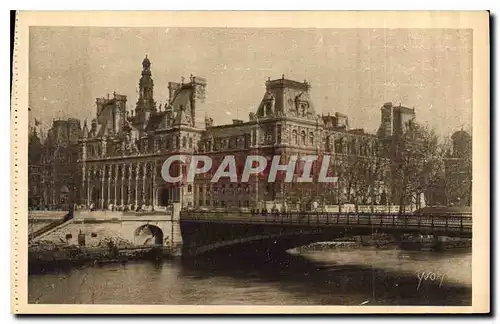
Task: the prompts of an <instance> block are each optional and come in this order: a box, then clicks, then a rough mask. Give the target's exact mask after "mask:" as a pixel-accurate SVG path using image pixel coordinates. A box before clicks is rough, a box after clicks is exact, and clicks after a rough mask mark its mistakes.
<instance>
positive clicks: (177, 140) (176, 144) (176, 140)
mask: <svg viewBox="0 0 500 324" xmlns="http://www.w3.org/2000/svg"><path fill="white" fill-rule="evenodd" d="M179 142H180V141H179V136H176V137H175V148H177V149H178V148H179V147H180V143H179Z"/></svg>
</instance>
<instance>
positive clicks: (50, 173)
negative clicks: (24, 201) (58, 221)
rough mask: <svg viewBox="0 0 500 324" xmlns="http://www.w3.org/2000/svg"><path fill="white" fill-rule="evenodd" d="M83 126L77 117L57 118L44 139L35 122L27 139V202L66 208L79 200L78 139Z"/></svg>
mask: <svg viewBox="0 0 500 324" xmlns="http://www.w3.org/2000/svg"><path fill="white" fill-rule="evenodd" d="M81 132H82V128H81V125H80V121H79V120H77V119H74V118H70V119H68V120H55V121H54V122H53V124H52V127H51V128H50V129H49V131H48V132H47V137H46V138H45V139H44V140H42V139H41V138H40V135H39V132H38V131H37V129H36V126H35V127H33V128H32V129H31V131H30V135H29V143H28V197H29V202H28V206H29V207H30V208H33V209H63V210H67V209H68V208H69V205H70V204H72V203H73V202H77V201H79V200H80V197H79V193H80V191H81V189H80V179H81V176H79V174H80V172H81V168H80V165H79V163H78V157H79V146H78V141H79V137H80V135H81Z"/></svg>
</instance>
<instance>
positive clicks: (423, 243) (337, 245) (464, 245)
mask: <svg viewBox="0 0 500 324" xmlns="http://www.w3.org/2000/svg"><path fill="white" fill-rule="evenodd" d="M363 248H374V249H378V250H392V249H401V250H408V251H435V252H442V251H449V250H453V251H455V250H465V251H466V250H470V249H471V248H472V240H465V239H457V240H446V241H437V242H436V241H433V240H422V239H418V238H405V239H404V240H401V241H396V240H394V239H393V238H391V237H390V236H388V235H383V234H378V235H373V236H363V237H356V238H352V237H351V238H345V239H339V240H335V241H331V242H317V243H313V244H310V245H305V246H301V247H298V248H295V249H294V250H295V251H297V252H314V251H329V250H351V249H363Z"/></svg>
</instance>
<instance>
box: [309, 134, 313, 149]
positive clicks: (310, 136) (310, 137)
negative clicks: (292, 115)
mask: <svg viewBox="0 0 500 324" xmlns="http://www.w3.org/2000/svg"><path fill="white" fill-rule="evenodd" d="M309 145H310V146H313V145H314V134H313V132H310V133H309Z"/></svg>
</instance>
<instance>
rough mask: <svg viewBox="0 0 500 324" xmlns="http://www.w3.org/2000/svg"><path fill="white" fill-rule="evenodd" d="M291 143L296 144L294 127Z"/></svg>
mask: <svg viewBox="0 0 500 324" xmlns="http://www.w3.org/2000/svg"><path fill="white" fill-rule="evenodd" d="M292 144H298V143H297V131H296V130H295V129H294V130H293V131H292Z"/></svg>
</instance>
